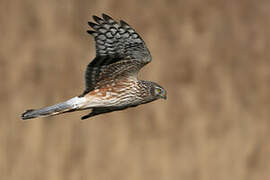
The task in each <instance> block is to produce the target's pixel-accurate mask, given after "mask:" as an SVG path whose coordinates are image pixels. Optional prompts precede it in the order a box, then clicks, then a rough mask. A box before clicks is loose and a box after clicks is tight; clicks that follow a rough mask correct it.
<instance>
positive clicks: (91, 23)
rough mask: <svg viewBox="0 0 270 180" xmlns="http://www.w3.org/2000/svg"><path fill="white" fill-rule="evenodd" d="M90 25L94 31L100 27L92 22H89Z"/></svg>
mask: <svg viewBox="0 0 270 180" xmlns="http://www.w3.org/2000/svg"><path fill="white" fill-rule="evenodd" d="M88 25H89V26H90V27H91V28H93V29H97V28H98V27H99V25H98V24H96V23H93V22H91V21H89V22H88Z"/></svg>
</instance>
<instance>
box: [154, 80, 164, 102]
mask: <svg viewBox="0 0 270 180" xmlns="http://www.w3.org/2000/svg"><path fill="white" fill-rule="evenodd" d="M152 85H153V86H152V89H151V94H152V96H154V97H155V98H156V99H160V98H162V99H167V92H166V90H165V89H164V88H163V87H161V86H160V85H158V84H157V83H153V84H152Z"/></svg>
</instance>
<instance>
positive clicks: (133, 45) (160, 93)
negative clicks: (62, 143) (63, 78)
mask: <svg viewBox="0 0 270 180" xmlns="http://www.w3.org/2000/svg"><path fill="white" fill-rule="evenodd" d="M93 19H94V21H95V23H94V22H88V24H89V26H90V27H91V28H92V30H88V31H87V32H88V33H89V34H90V35H92V36H93V37H94V39H95V46H96V57H95V58H94V60H92V61H91V62H90V63H89V64H88V66H87V68H86V72H85V90H84V92H83V93H82V94H81V95H80V96H77V97H74V98H71V99H69V100H67V101H65V102H62V103H59V104H55V105H53V106H49V107H45V108H41V109H30V110H26V111H25V112H24V113H23V114H22V116H21V118H22V119H23V120H26V119H31V118H36V117H40V116H52V115H57V114H61V113H66V112H73V111H79V110H86V109H91V112H90V113H89V114H87V115H85V116H83V117H82V118H81V119H87V118H90V117H93V116H96V115H99V114H103V113H109V112H112V111H119V110H123V109H126V108H129V107H135V106H138V105H141V104H145V103H149V102H152V101H154V100H157V99H160V98H163V99H166V90H165V89H164V88H162V87H161V86H160V85H158V84H157V83H155V82H151V81H145V80H139V79H138V78H137V74H138V72H139V70H140V69H141V68H142V67H143V66H144V65H146V64H148V63H149V62H150V61H151V59H152V58H151V55H150V52H149V50H148V48H147V47H146V45H145V42H144V41H143V40H142V38H141V37H140V36H139V34H138V33H136V32H135V30H134V29H133V28H132V27H131V26H130V25H128V24H127V23H126V22H124V21H123V20H120V22H119V23H118V22H116V21H115V20H113V19H112V18H111V17H110V16H108V15H106V14H102V18H100V17H97V16H93Z"/></svg>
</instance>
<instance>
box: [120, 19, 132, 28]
mask: <svg viewBox="0 0 270 180" xmlns="http://www.w3.org/2000/svg"><path fill="white" fill-rule="evenodd" d="M120 25H121V26H122V27H130V26H129V24H128V23H126V22H125V21H124V20H120Z"/></svg>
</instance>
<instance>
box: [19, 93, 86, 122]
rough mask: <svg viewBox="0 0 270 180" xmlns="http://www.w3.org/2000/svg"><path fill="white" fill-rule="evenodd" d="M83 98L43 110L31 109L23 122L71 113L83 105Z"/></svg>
mask: <svg viewBox="0 0 270 180" xmlns="http://www.w3.org/2000/svg"><path fill="white" fill-rule="evenodd" d="M81 102H82V101H81V98H79V97H75V98H72V99H70V100H68V101H66V102H63V103H59V104H55V105H53V106H49V107H45V108H41V109H29V110H26V111H25V112H24V113H23V114H22V116H21V118H22V119H23V120H26V119H32V118H37V117H39V116H52V115H57V114H61V113H65V112H71V111H75V110H77V109H78V108H79V107H80V106H79V105H80V103H81Z"/></svg>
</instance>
